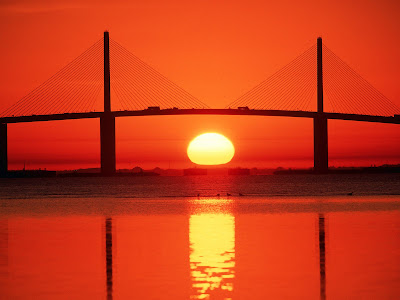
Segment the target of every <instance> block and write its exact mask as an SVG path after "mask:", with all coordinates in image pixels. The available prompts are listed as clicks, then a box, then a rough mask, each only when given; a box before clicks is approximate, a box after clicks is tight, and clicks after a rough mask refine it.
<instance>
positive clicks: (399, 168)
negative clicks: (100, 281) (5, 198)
mask: <svg viewBox="0 0 400 300" xmlns="http://www.w3.org/2000/svg"><path fill="white" fill-rule="evenodd" d="M381 173H400V164H397V165H388V164H385V165H382V166H370V167H337V168H336V167H330V168H329V169H328V172H327V173H326V174H381ZM308 174H315V172H314V170H313V168H308V169H295V168H288V169H285V168H282V167H278V168H275V169H272V168H227V167H210V168H204V167H195V168H189V169H162V168H159V167H156V168H154V169H150V170H144V169H142V168H140V167H134V168H132V169H118V170H116V172H115V174H113V175H112V176H116V177H138V176H139V177H140V176H206V175H210V176H212V175H229V176H245V175H253V176H257V175H308ZM100 176H104V175H103V174H102V173H101V169H100V168H89V169H78V170H64V171H48V170H46V169H43V170H42V169H39V170H25V169H23V170H11V171H8V173H7V175H6V176H3V177H5V178H42V177H100Z"/></svg>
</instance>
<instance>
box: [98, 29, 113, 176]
mask: <svg viewBox="0 0 400 300" xmlns="http://www.w3.org/2000/svg"><path fill="white" fill-rule="evenodd" d="M100 156H101V158H100V160H101V174H102V175H105V176H111V175H114V174H115V117H114V116H113V115H112V114H111V97H110V38H109V33H108V31H106V32H104V113H103V115H102V116H101V117H100Z"/></svg>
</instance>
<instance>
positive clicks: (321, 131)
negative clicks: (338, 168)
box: [314, 115, 328, 174]
mask: <svg viewBox="0 0 400 300" xmlns="http://www.w3.org/2000/svg"><path fill="white" fill-rule="evenodd" d="M314 172H315V173H317V174H324V173H328V119H327V118H326V117H324V116H320V115H317V117H315V118H314Z"/></svg>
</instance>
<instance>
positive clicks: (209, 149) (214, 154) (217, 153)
mask: <svg viewBox="0 0 400 300" xmlns="http://www.w3.org/2000/svg"><path fill="white" fill-rule="evenodd" d="M187 154H188V157H189V159H190V160H191V161H192V162H194V163H195V164H198V165H222V164H226V163H228V162H230V161H231V160H232V158H233V156H234V155H235V147H234V146H233V144H232V142H231V141H230V140H229V139H228V138H227V137H225V136H223V135H222V134H219V133H203V134H201V135H199V136H197V137H195V138H194V139H193V140H192V141H191V142H190V143H189V146H188V148H187Z"/></svg>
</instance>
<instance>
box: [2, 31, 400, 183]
mask: <svg viewBox="0 0 400 300" xmlns="http://www.w3.org/2000/svg"><path fill="white" fill-rule="evenodd" d="M111 44H112V45H113V47H114V50H115V51H114V52H113V53H114V54H113V55H114V58H113V61H114V62H115V61H118V59H119V58H121V57H122V58H123V60H127V61H128V62H127V65H128V68H127V69H124V70H122V69H121V68H122V67H121V66H119V67H118V66H117V65H114V67H113V68H111V69H110V39H109V33H108V32H105V33H104V38H103V39H102V40H100V41H98V42H97V43H95V44H94V45H93V46H92V47H90V48H89V49H88V50H87V51H85V52H84V53H83V54H82V55H81V56H79V57H78V58H76V59H75V60H74V61H73V62H71V63H70V64H69V65H67V66H66V67H65V68H64V69H62V70H61V71H60V72H59V73H57V74H55V75H54V76H53V77H51V78H50V79H49V80H48V81H46V82H45V83H43V84H42V85H41V86H39V87H38V88H37V89H36V90H34V91H32V93H30V94H28V95H27V96H26V97H24V98H22V99H21V100H20V101H19V102H17V103H16V104H14V106H12V107H10V108H9V109H8V110H7V111H6V112H5V113H4V114H3V115H1V117H0V176H6V175H7V172H8V146H7V142H8V141H7V125H8V124H12V123H28V122H42V121H56V120H77V119H93V118H99V119H100V154H101V158H100V160H101V173H102V174H103V175H106V176H110V175H113V174H115V172H116V157H115V118H118V117H138V116H178V115H225V116H270V117H293V118H309V119H312V120H313V126H314V172H315V173H326V172H327V171H328V120H347V121H361V122H377V123H388V124H400V115H399V114H398V113H399V112H395V113H392V112H391V111H392V110H391V109H393V108H394V109H395V110H394V111H399V109H398V108H397V107H396V105H394V104H392V103H391V102H390V101H389V100H388V99H387V98H385V97H384V96H383V95H382V94H380V93H379V91H376V90H374V89H373V87H372V86H370V85H369V84H368V83H366V81H365V80H364V79H363V78H360V76H359V75H358V74H354V70H352V69H351V70H349V67H348V66H347V65H346V64H345V63H343V61H340V59H339V58H338V57H336V56H335V54H334V53H333V52H331V51H330V50H329V49H327V48H326V47H325V45H323V44H322V39H321V38H318V39H317V44H316V47H315V45H314V46H313V47H311V48H310V49H309V50H307V51H306V52H304V53H303V54H301V55H300V56H299V57H297V58H296V59H295V60H293V62H291V63H289V64H288V65H286V66H285V67H284V68H282V69H281V70H280V71H278V72H276V73H275V74H278V75H276V76H275V77H274V75H275V74H274V75H272V76H271V77H270V78H272V79H271V80H270V81H268V79H267V80H266V81H264V82H262V83H261V84H260V85H258V86H256V87H255V88H253V89H252V90H250V91H249V92H247V93H246V94H244V95H243V96H242V97H240V98H238V99H237V100H236V101H234V102H233V103H232V105H230V106H231V107H232V108H224V109H213V108H208V107H207V105H206V104H204V103H202V102H201V101H199V100H197V99H196V98H195V97H193V96H192V95H190V94H189V93H187V92H186V91H184V90H183V89H181V88H180V87H178V86H176V85H174V84H173V83H172V82H170V81H168V79H166V78H165V77H164V76H163V75H162V74H159V73H157V72H156V71H155V70H154V69H151V68H150V67H149V66H148V65H146V64H145V63H144V62H142V61H141V60H140V59H138V58H137V57H136V56H134V55H132V54H131V53H130V52H129V51H127V50H126V49H125V48H123V47H122V46H121V45H119V44H118V43H116V42H115V41H113V40H111ZM323 47H325V48H323ZM323 49H325V50H324V51H326V53H327V57H328V58H327V60H326V61H327V62H328V66H332V65H336V64H337V65H338V67H337V70H336V72H337V73H335V74H334V76H331V79H332V82H334V83H335V85H338V89H339V90H338V92H337V93H336V92H334V93H333V94H337V95H338V98H337V99H336V100H335V101H333V103H332V105H333V106H334V105H336V107H337V108H338V109H339V110H336V109H335V111H340V109H348V108H350V107H351V105H350V101H348V100H347V99H350V100H351V101H354V102H355V103H356V106H357V108H360V109H361V111H362V113H360V114H353V113H347V112H336V113H335V112H325V111H324V85H323V69H322V63H323V59H322V51H323ZM315 50H316V68H315V67H313V66H312V65H311V66H309V65H310V64H309V62H310V61H312V60H313V59H315V58H314V56H313V55H314V54H313V53H314V52H315ZM324 53H325V52H324ZM95 55H97V59H98V60H97V63H95V62H96V58H92V56H95ZM99 55H100V57H99ZM101 60H103V61H102V62H101ZM103 63H104V64H103ZM103 65H104V68H102V66H103ZM82 66H86V67H82ZM78 67H79V68H78ZM91 67H92V68H95V69H90V68H91ZM101 69H102V70H101ZM303 69H306V71H307V72H306V73H305V74H304V76H305V77H306V78H299V79H293V78H294V77H295V76H297V75H299V72H300V71H299V70H303ZM282 70H284V71H282ZM110 71H113V72H115V73H114V74H116V79H115V80H114V81H113V82H114V85H113V86H114V88H115V89H116V90H115V92H116V94H117V98H118V99H119V101H120V102H121V104H125V105H126V106H129V105H131V104H133V106H134V108H131V109H124V110H118V111H112V110H111V74H110ZM338 72H339V73H338ZM340 72H342V75H343V76H340ZM142 73H144V74H146V76H148V78H147V77H146V78H145V80H144V82H143V83H140V84H137V83H138V77H140V76H142ZM286 73H288V74H286ZM281 74H285V75H284V76H283V75H282V76H283V78H284V79H282V78H280V77H279V76H281ZM328 75H329V74H328ZM124 76H125V77H126V78H125V79H126V82H127V85H125V86H124V85H123V83H121V81H118V78H122V77H124ZM346 76H347V77H349V78H347V77H346ZM278 77H279V78H278ZM328 77H329V76H328ZM71 78H72V80H71ZM150 79H151V80H150ZM315 79H316V82H313V80H315ZM85 80H86V81H87V82H86V81H85ZM96 80H97V81H96ZM285 80H286V81H290V82H292V81H293V80H294V81H295V82H294V84H293V85H292V86H290V87H286V83H287V82H286V81H285ZM98 81H100V82H101V83H102V86H103V88H104V111H97V109H96V111H93V109H89V107H90V105H91V103H93V99H95V98H96V95H98V93H99V91H101V86H100V85H98V84H94V83H95V82H98ZM152 81H153V83H152ZM82 82H86V86H82V85H79V84H80V83H82ZM310 82H311V83H310ZM292 83H293V82H292ZM315 83H316V86H315ZM59 84H60V86H59ZM353 85H357V86H360V94H357V93H355V92H354V91H351V92H346V91H345V88H346V87H352V86H353ZM130 86H133V88H132V90H131V91H129V88H130ZM282 86H283V90H284V92H283V93H281V92H277V91H275V90H274V88H277V87H282ZM73 88H75V89H76V93H75V94H74V93H73V92H71V91H72V90H73ZM315 90H316V94H317V95H316V96H317V97H316V100H317V111H310V110H304V109H302V107H303V105H304V104H303V102H301V101H300V100H299V99H300V98H301V96H304V95H308V97H312V96H313V93H314V92H315ZM118 91H119V92H118ZM296 91H297V92H296ZM327 91H328V92H331V94H330V95H331V96H332V86H327ZM361 92H363V93H364V94H362V93H361ZM367 92H368V94H367ZM118 94H119V96H120V97H118ZM142 94H143V97H141V95H142ZM277 94H279V95H280V96H279V97H275V96H276V95H277ZM93 95H95V96H93ZM93 97H94V98H93ZM296 97H297V98H296ZM170 98H171V99H170ZM71 99H73V100H71ZM310 99H311V98H310ZM332 99H333V98H332ZM340 99H342V100H344V101H345V103H340V102H339V100H340ZM62 100H65V101H66V102H67V104H65V103H63V102H62ZM89 100H90V101H89ZM145 100H146V101H147V100H148V101H150V102H152V104H149V103H148V102H146V101H145ZM170 100H173V101H172V102H171V101H170ZM71 101H72V102H71ZM85 101H87V102H88V103H89V104H87V103H85ZM263 101H266V102H267V103H268V105H267V108H275V107H276V104H277V103H278V104H279V103H280V101H281V102H282V105H281V106H279V108H282V109H267V108H266V107H265V106H266V105H265V104H262V103H263ZM290 101H291V102H293V106H291V107H292V109H288V102H290ZM154 103H156V104H154ZM260 103H261V104H262V105H261V108H260ZM269 105H270V106H269ZM69 106H72V107H73V108H76V107H79V108H81V107H82V110H78V112H69V113H58V112H59V111H65V110H69ZM175 106H176V107H175ZM271 106H272V107H271ZM166 107H173V108H166ZM191 107H194V108H191ZM204 107H207V108H204ZM304 107H307V106H304ZM387 107H389V108H390V109H389V110H388V109H387ZM365 109H367V110H365ZM376 110H377V111H379V112H380V113H381V115H375V113H376ZM69 111H71V110H69ZM80 111H83V112H80ZM357 111H358V110H357ZM367 111H368V112H370V113H365V112H367ZM51 112H53V113H51ZM388 112H389V113H388Z"/></svg>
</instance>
